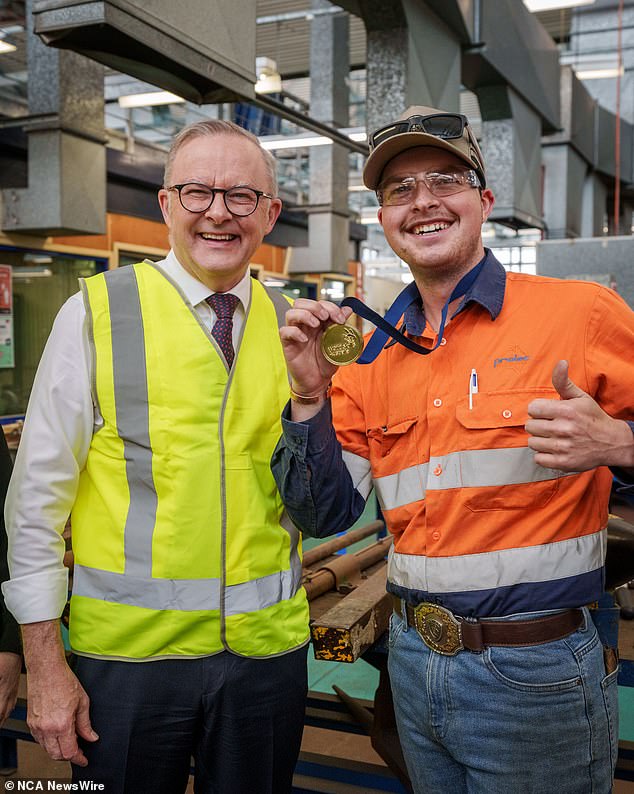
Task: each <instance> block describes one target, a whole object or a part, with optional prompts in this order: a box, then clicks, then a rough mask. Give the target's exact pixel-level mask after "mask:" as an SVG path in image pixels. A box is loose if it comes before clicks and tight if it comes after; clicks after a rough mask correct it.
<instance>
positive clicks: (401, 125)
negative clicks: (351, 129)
mask: <svg viewBox="0 0 634 794" xmlns="http://www.w3.org/2000/svg"><path fill="white" fill-rule="evenodd" d="M468 124H469V120H468V119H467V117H466V116H464V115H463V114H462V113H433V114H432V115H430V116H410V117H409V118H408V119H403V120H402V121H394V122H392V124H388V125H386V126H385V127H381V128H380V129H378V130H376V132H374V133H372V135H371V136H370V140H369V144H368V145H369V148H370V151H372V150H373V149H375V148H376V147H377V146H378V145H379V144H381V143H383V141H386V140H387V139H388V138H392V137H393V136H394V135H402V134H403V133H404V132H426V133H427V134H428V135H434V136H435V137H436V138H443V139H444V140H453V139H455V138H462V136H463V135H464V131H465V128H467V127H468Z"/></svg>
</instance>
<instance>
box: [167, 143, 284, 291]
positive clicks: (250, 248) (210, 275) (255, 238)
mask: <svg viewBox="0 0 634 794" xmlns="http://www.w3.org/2000/svg"><path fill="white" fill-rule="evenodd" d="M169 178H170V185H179V184H183V183H185V182H200V183H202V184H204V185H207V186H208V187H217V188H230V187H234V186H236V185H242V186H244V185H247V186H249V187H252V188H255V189H256V190H262V191H264V192H266V193H270V192H271V189H272V186H271V184H270V177H269V175H268V174H267V169H266V166H265V164H264V160H263V159H262V154H261V152H260V150H259V149H258V147H257V145H256V144H255V143H252V142H251V141H250V140H248V138H244V137H242V136H240V135H230V134H222V133H221V134H217V135H203V136H200V137H197V138H193V139H192V140H190V141H188V142H187V143H185V144H183V146H182V147H181V148H180V149H179V150H178V151H177V153H176V157H175V158H174V162H173V163H172V167H171V170H170V177H169ZM159 204H160V206H161V212H162V213H163V218H164V220H165V223H166V224H167V227H168V229H169V238H170V244H171V246H172V248H173V249H174V253H175V254H176V257H177V259H178V261H179V262H180V263H181V265H182V266H183V267H184V268H185V270H187V271H188V272H189V273H191V275H192V276H194V277H195V278H197V279H198V280H199V281H202V283H203V284H205V285H207V286H208V287H209V289H212V290H214V292H226V291H227V290H229V289H231V288H232V287H234V286H235V285H236V284H237V283H238V282H239V281H240V279H241V278H242V277H243V276H244V274H245V273H246V271H247V268H248V266H249V262H250V260H251V257H252V256H253V253H254V252H255V250H256V249H257V248H258V246H259V245H260V244H261V243H262V239H263V238H264V236H265V235H266V234H268V233H269V232H270V231H271V229H272V228H273V226H274V225H275V221H276V220H277V218H278V216H279V214H280V211H281V208H282V202H281V201H280V200H279V199H277V198H276V199H267V198H264V197H261V198H260V201H259V203H258V206H257V209H256V210H255V212H254V213H253V214H252V215H248V216H246V217H238V216H236V215H232V214H231V213H230V212H229V210H228V209H227V208H226V206H225V203H224V201H223V198H222V195H221V194H218V193H217V194H216V196H215V198H214V201H213V203H212V205H211V207H209V209H208V210H207V211H206V212H200V213H192V212H188V211H187V210H186V209H184V208H183V207H182V206H181V203H180V201H179V200H178V192H177V191H175V190H169V191H168V190H165V189H164V188H163V189H161V190H160V191H159Z"/></svg>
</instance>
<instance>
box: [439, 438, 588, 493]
mask: <svg viewBox="0 0 634 794" xmlns="http://www.w3.org/2000/svg"><path fill="white" fill-rule="evenodd" d="M438 466H440V468H441V469H442V473H441V474H440V475H438V476H437V475H436V474H435V471H436V470H437V467H438ZM575 473H578V472H575ZM561 476H563V475H562V472H560V471H557V470H556V469H545V468H544V467H543V466H539V465H538V464H537V463H535V452H534V450H532V449H530V448H529V447H511V448H505V449H469V450H463V451H461V452H452V453H451V454H450V455H445V456H443V457H439V458H430V459H429V472H428V475H427V490H429V491H440V490H444V489H445V488H458V487H462V488H486V487H487V486H489V485H519V484H520V483H527V482H542V481H544V480H556V479H557V478H558V477H561Z"/></svg>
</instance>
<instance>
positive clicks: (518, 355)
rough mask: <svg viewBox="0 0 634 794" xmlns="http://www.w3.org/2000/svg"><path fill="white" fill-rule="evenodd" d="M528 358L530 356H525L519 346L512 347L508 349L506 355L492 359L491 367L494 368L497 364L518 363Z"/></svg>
mask: <svg viewBox="0 0 634 794" xmlns="http://www.w3.org/2000/svg"><path fill="white" fill-rule="evenodd" d="M529 359H530V356H527V355H526V353H524V351H523V350H521V349H520V348H519V347H514V348H512V349H511V350H510V351H509V354H508V355H506V356H500V358H495V359H493V368H494V369H495V367H497V366H498V365H499V364H520V363H523V362H524V361H528V360H529Z"/></svg>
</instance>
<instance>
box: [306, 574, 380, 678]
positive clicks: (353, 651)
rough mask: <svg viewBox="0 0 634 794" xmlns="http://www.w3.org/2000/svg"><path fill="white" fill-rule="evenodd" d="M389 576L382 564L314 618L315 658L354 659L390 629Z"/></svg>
mask: <svg viewBox="0 0 634 794" xmlns="http://www.w3.org/2000/svg"><path fill="white" fill-rule="evenodd" d="M386 576H387V565H386V564H383V565H382V566H381V568H380V569H379V570H378V571H376V572H375V573H373V574H372V575H370V576H369V577H368V578H367V579H364V580H363V581H362V583H361V584H360V585H359V586H358V587H357V588H355V589H354V590H353V591H352V592H351V593H348V595H346V596H345V598H342V599H341V601H340V602H339V603H338V604H337V605H336V606H334V607H332V608H331V609H329V610H328V611H327V612H324V613H323V614H322V615H321V616H320V617H319V618H316V619H314V620H312V621H311V626H310V633H311V637H312V641H313V650H314V653H315V658H316V659H325V660H328V661H332V662H354V661H356V660H357V659H358V658H359V657H360V656H361V655H362V654H363V652H364V651H365V650H367V649H368V648H369V647H370V646H371V645H372V644H373V643H374V642H375V641H376V640H378V639H379V637H380V636H381V635H382V634H383V633H384V632H385V631H387V627H388V621H389V619H390V613H391V611H392V602H391V598H390V596H389V594H388V593H387V592H386V591H385V581H386Z"/></svg>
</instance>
